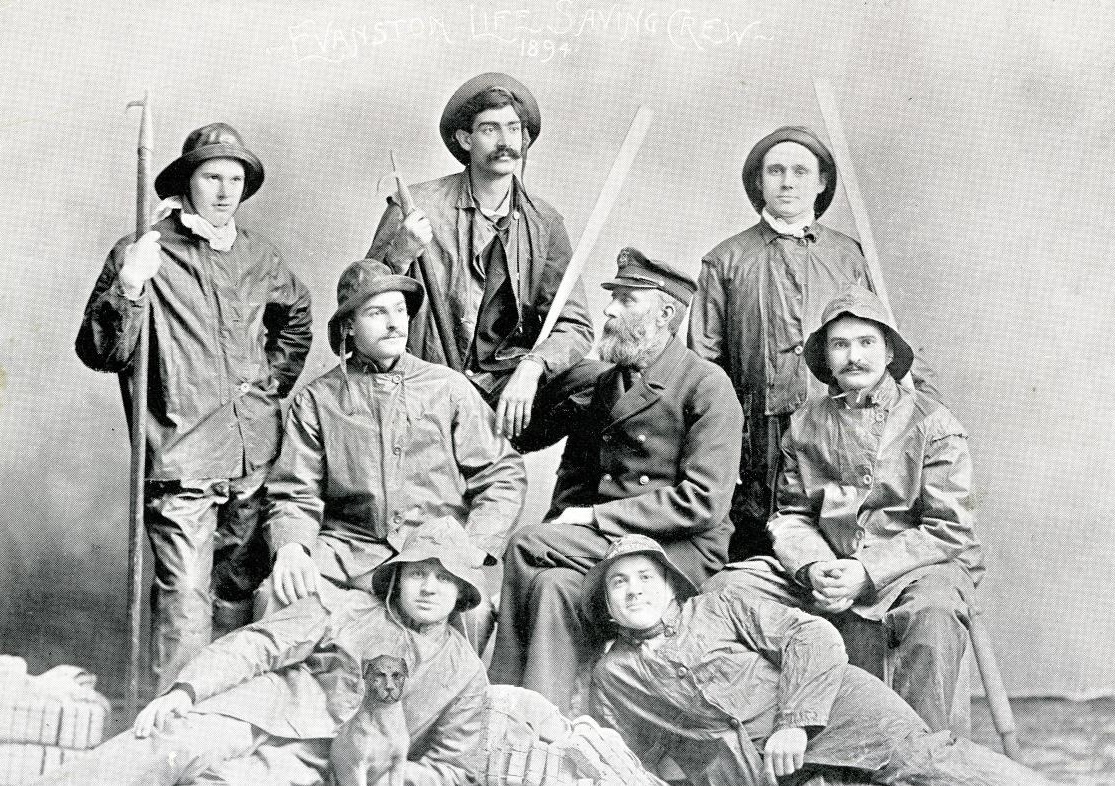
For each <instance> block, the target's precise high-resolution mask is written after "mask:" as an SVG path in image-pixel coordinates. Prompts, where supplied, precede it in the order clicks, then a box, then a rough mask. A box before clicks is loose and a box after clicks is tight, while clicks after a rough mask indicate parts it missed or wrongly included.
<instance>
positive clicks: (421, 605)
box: [37, 518, 488, 786]
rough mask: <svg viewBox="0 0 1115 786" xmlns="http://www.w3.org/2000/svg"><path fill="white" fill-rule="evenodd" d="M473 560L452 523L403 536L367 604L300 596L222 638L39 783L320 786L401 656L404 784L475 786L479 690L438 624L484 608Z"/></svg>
mask: <svg viewBox="0 0 1115 786" xmlns="http://www.w3.org/2000/svg"><path fill="white" fill-rule="evenodd" d="M482 559H483V555H482V554H480V553H478V552H477V551H476V549H475V548H474V547H472V546H471V545H470V544H469V543H468V539H467V537H466V536H465V534H464V531H463V530H462V529H461V527H460V526H459V525H458V524H457V523H456V522H455V521H453V520H451V519H448V518H445V519H438V520H434V521H430V522H428V523H426V524H423V525H421V526H419V527H416V528H414V529H412V530H411V531H410V534H409V536H408V538H407V541H406V544H405V545H404V546H403V549H402V551H401V552H400V553H399V554H397V555H396V556H395V557H393V558H392V559H390V560H388V561H386V562H384V563H383V564H382V565H380V566H379V567H378V568H376V570H375V573H374V575H373V576H372V580H371V588H372V590H373V591H374V593H375V595H374V596H373V595H371V594H369V593H367V592H364V591H361V590H351V591H349V592H347V593H343V594H339V595H337V596H336V597H335V598H334V599H333V600H335V603H333V604H331V605H330V606H329V607H328V608H327V607H326V606H325V605H323V603H322V599H321V598H319V597H317V596H311V597H307V598H303V599H302V600H300V601H298V602H296V603H293V604H291V605H290V606H287V607H286V608H284V609H281V610H279V611H278V612H276V613H275V614H274V615H272V616H271V617H269V618H268V619H265V620H263V621H261V622H257V623H255V624H253V625H251V626H249V627H246V628H241V629H240V630H238V631H235V632H233V633H230V634H229V635H227V636H225V637H223V638H221V639H218V640H217V641H215V642H213V643H212V644H210V645H209V646H208V647H206V648H205V649H204V650H202V652H201V654H200V655H198V656H197V657H196V658H194V659H193V660H192V661H190V663H188V664H187V665H186V667H185V668H184V669H183V670H182V673H181V674H180V675H179V677H178V682H176V683H175V684H174V687H173V688H171V690H170V691H169V692H167V693H166V694H164V695H163V696H161V697H159V698H157V699H155V701H153V702H151V703H150V704H149V705H147V707H146V708H145V709H144V710H143V711H142V712H140V714H139V716H138V717H137V718H136V722H135V726H134V729H133V730H130V731H125V732H123V733H121V734H118V735H117V736H116V737H113V738H112V739H111V740H109V741H108V742H106V743H105V744H104V745H102V746H100V747H99V748H96V749H95V750H93V751H92V752H91V753H90V755H89V756H88V757H87V758H83V759H79V760H77V761H75V762H73V763H72V764H69V765H67V766H65V767H63V768H62V769H61V770H58V771H55V772H53V773H51V774H49V775H47V776H44V777H43V778H42V779H41V780H39V781H37V783H40V784H74V786H77V785H78V784H81V786H99V785H100V784H105V786H108V785H110V784H111V785H112V786H117V785H118V784H136V786H152V785H153V784H168V785H169V784H175V783H223V784H245V786H246V785H247V784H262V783H267V784H274V785H275V786H282V785H284V784H290V785H291V786H296V785H297V786H310V785H311V784H320V783H322V782H323V780H324V779H325V778H326V776H327V774H328V765H329V743H330V739H331V738H332V737H333V736H334V735H335V734H336V733H337V730H338V728H339V727H340V726H341V724H343V723H344V722H345V721H347V720H348V719H349V718H350V717H352V716H353V715H354V714H355V713H356V711H357V709H358V708H359V707H360V704H361V701H362V699H363V694H364V678H363V674H364V669H365V667H366V666H367V665H368V664H369V663H370V662H371V661H372V660H373V659H374V658H376V657H377V656H379V655H393V656H395V657H398V658H402V659H403V660H404V661H405V662H406V664H407V669H408V672H409V677H408V679H407V680H406V683H405V686H404V688H403V694H402V704H403V712H404V715H405V717H406V725H407V729H408V730H409V732H410V739H411V744H410V757H409V758H410V761H409V762H408V763H407V765H406V782H407V784H408V786H450V785H451V784H453V785H460V786H463V785H464V784H467V783H472V782H474V779H473V775H472V762H471V759H470V756H471V755H472V752H473V751H475V750H476V749H477V748H478V747H479V746H480V744H481V739H480V737H481V731H482V728H483V717H482V711H483V706H484V697H485V691H486V688H487V685H488V680H487V678H486V677H485V675H484V666H483V664H482V663H481V662H480V659H479V658H478V657H477V656H476V654H475V653H474V652H473V651H472V648H471V647H470V646H469V645H468V643H467V642H466V641H465V639H464V637H462V636H461V634H460V633H458V632H457V631H456V630H454V629H453V628H452V627H451V626H449V625H447V624H446V620H447V619H449V617H450V615H452V614H453V613H454V612H455V611H456V612H460V611H464V610H466V609H471V608H473V607H475V606H476V605H478V604H479V603H480V602H481V598H482V589H481V587H482V585H483V582H484V576H483V573H482V571H481V570H480V569H479V565H480V562H481V561H482Z"/></svg>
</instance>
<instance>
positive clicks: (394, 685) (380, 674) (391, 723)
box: [329, 655, 410, 786]
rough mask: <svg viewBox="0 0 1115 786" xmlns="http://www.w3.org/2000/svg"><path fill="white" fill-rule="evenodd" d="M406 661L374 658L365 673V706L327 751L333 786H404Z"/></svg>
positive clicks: (363, 705) (391, 657) (407, 749)
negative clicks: (403, 697) (402, 699)
mask: <svg viewBox="0 0 1115 786" xmlns="http://www.w3.org/2000/svg"><path fill="white" fill-rule="evenodd" d="M408 676H410V675H409V672H408V670H407V664H406V661H404V660H403V659H402V658H396V657H394V656H391V655H379V656H377V657H376V658H374V659H373V660H372V662H371V663H370V664H368V667H367V668H366V669H365V671H364V681H365V685H364V703H363V704H362V705H361V706H360V709H359V710H358V711H357V712H356V714H355V715H354V716H352V718H350V719H349V720H348V722H347V723H345V725H344V726H342V727H341V730H340V731H339V732H338V733H337V736H336V738H335V739H334V740H333V744H332V746H331V747H330V749H329V760H330V763H331V764H332V765H333V777H334V779H335V780H336V783H337V786H369V784H371V786H403V783H404V771H405V769H406V761H407V752H408V751H409V750H410V734H409V732H408V731H407V726H406V720H405V719H404V718H403V705H402V704H401V703H400V702H399V699H400V698H401V697H402V695H403V685H404V684H405V683H406V679H407V677H408Z"/></svg>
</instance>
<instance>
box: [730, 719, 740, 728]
mask: <svg viewBox="0 0 1115 786" xmlns="http://www.w3.org/2000/svg"><path fill="white" fill-rule="evenodd" d="M728 725H729V726H731V727H732V728H733V729H738V728H739V719H738V718H728Z"/></svg>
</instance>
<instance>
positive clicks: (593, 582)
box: [581, 535, 697, 629]
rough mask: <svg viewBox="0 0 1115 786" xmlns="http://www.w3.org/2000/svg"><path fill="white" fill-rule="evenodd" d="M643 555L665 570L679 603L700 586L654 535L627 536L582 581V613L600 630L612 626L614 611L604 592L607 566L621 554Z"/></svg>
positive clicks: (627, 555) (628, 555)
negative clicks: (674, 560)
mask: <svg viewBox="0 0 1115 786" xmlns="http://www.w3.org/2000/svg"><path fill="white" fill-rule="evenodd" d="M634 554H642V555H644V556H647V557H650V558H651V559H653V560H654V561H655V562H657V563H658V564H659V565H661V566H662V570H664V571H665V572H666V581H668V582H670V585H671V586H672V587H673V588H674V596H675V597H676V598H677V601H678V603H684V602H685V601H686V600H688V599H689V598H691V597H693V596H694V595H696V594H697V588H696V587H695V586H694V585H693V582H692V581H690V580H689V577H688V576H686V575H685V574H684V573H682V572H681V571H680V570H678V567H677V566H676V565H674V563H672V562H670V558H669V557H667V556H666V550H665V549H663V548H662V546H661V545H660V544H659V543H658V542H657V541H656V540H654V539H653V538H648V537H647V536H646V535H624V536H623V537H622V538H620V539H619V540H617V541H615V542H614V543H612V545H611V546H609V547H608V551H607V552H606V553H605V554H604V559H602V560H600V562H598V563H596V564H595V565H593V566H592V568H590V569H589V572H588V573H586V574H585V578H584V582H583V583H582V584H581V613H583V614H584V615H585V619H587V620H588V621H589V622H590V623H592V624H593V625H596V626H599V627H600V628H601V629H605V628H607V627H610V626H613V625H614V624H615V623H614V622H613V621H612V615H611V612H609V611H608V600H607V598H606V596H605V592H604V579H605V578H606V577H607V574H608V568H609V567H610V566H611V564H612V563H613V562H615V561H616V560H617V559H619V558H620V557H630V556H632V555H634Z"/></svg>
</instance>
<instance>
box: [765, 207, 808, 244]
mask: <svg viewBox="0 0 1115 786" xmlns="http://www.w3.org/2000/svg"><path fill="white" fill-rule="evenodd" d="M763 220H764V221H766V222H767V223H768V224H769V225H770V228H771V229H773V230H774V231H775V232H777V233H778V234H780V235H788V236H789V237H805V231H806V230H807V229H809V225H810V224H812V223H813V222H814V221H816V218H814V216H813V211H812V210H810V211H809V212H808V213H807V214H806V216H805V220H804V221H797V222H794V223H793V224H791V223H789V222H786V221H783V220H782V219H781V218H779V217H778V216H776V215H774V214H772V213H771V212H770V211H769V210H767V209H766V208H765V207H764V208H763Z"/></svg>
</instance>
